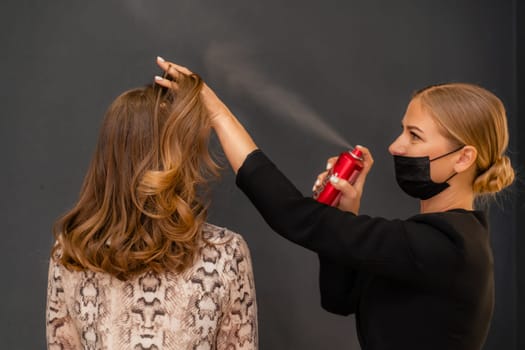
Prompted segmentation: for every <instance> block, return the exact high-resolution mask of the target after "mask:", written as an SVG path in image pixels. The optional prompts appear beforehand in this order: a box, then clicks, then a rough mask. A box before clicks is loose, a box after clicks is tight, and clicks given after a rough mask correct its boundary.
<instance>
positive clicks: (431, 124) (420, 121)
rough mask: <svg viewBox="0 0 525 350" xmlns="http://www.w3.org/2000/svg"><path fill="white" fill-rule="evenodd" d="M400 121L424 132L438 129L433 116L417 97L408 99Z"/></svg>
mask: <svg viewBox="0 0 525 350" xmlns="http://www.w3.org/2000/svg"><path fill="white" fill-rule="evenodd" d="M401 122H402V123H403V125H404V126H415V127H417V128H419V129H421V130H422V131H424V132H425V133H430V132H437V131H438V126H437V124H436V122H435V121H434V118H433V117H432V115H431V114H430V112H429V111H428V109H427V108H425V107H424V106H423V104H422V103H421V102H420V100H419V99H418V98H415V99H412V101H410V103H409V104H408V107H407V110H406V112H405V115H404V117H403V120H402V121H401Z"/></svg>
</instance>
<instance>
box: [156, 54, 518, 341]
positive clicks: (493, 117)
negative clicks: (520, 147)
mask: <svg viewBox="0 0 525 350" xmlns="http://www.w3.org/2000/svg"><path fill="white" fill-rule="evenodd" d="M158 64H159V66H160V67H161V68H162V69H164V70H166V71H167V72H168V73H169V74H170V75H171V76H172V77H173V78H174V79H175V81H171V80H170V79H165V78H161V77H156V78H155V80H156V82H157V83H158V84H160V85H162V86H173V87H174V88H177V86H178V80H179V79H180V78H181V77H183V76H185V75H187V74H190V72H189V70H188V69H186V68H184V67H181V66H177V65H174V64H173V63H168V62H165V61H164V60H162V59H159V60H158ZM201 96H202V98H203V101H204V102H205V105H206V108H207V109H208V110H209V111H210V114H211V115H212V118H213V119H212V126H213V128H214V129H215V131H216V133H217V135H218V137H219V139H220V142H221V145H222V147H223V149H224V151H225V153H226V156H227V157H228V160H229V161H230V164H231V166H232V168H233V170H234V171H235V172H236V174H237V175H236V176H237V178H236V182H237V185H238V186H239V187H240V188H241V190H242V191H243V192H244V193H245V194H246V195H247V196H248V197H249V198H250V200H251V201H252V203H253V204H254V205H255V206H256V208H257V210H258V211H259V212H260V213H261V214H262V216H263V217H264V219H265V220H266V222H267V223H268V224H269V225H270V226H271V227H272V228H273V229H274V230H275V231H276V232H277V233H279V234H280V235H282V236H283V237H285V238H286V239H289V240H290V241H292V242H294V243H297V244H299V245H301V246H303V247H305V248H307V249H310V250H312V251H314V252H316V253H317V254H318V255H319V258H320V265H321V266H320V288H321V298H322V305H323V307H324V308H325V309H327V310H328V311H330V312H334V313H337V314H342V315H348V314H353V313H355V314H356V324H357V331H358V336H359V341H360V343H361V347H362V348H363V349H366V350H385V349H392V350H399V349H414V350H416V349H417V350H421V349H425V350H433V349H435V350H444V349H447V350H480V349H481V348H482V346H483V343H484V341H485V338H486V335H487V332H488V329H489V326H490V321H491V318H492V313H493V307H494V271H493V256H492V251H491V247H490V239H489V230H488V223H487V218H486V215H485V213H484V212H483V211H480V210H476V208H475V206H474V202H475V199H477V198H479V197H480V196H483V195H487V194H492V193H496V192H499V191H501V190H502V189H504V188H505V187H507V186H509V185H510V184H511V183H512V182H513V180H514V171H513V169H512V166H511V164H510V160H509V158H508V157H507V156H506V155H505V152H506V148H507V144H508V131H507V121H506V115H505V109H504V106H503V104H502V103H501V101H500V100H499V98H497V97H496V96H495V95H494V94H492V93H491V92H489V91H487V90H485V89H483V88H481V87H479V86H476V85H472V84H459V83H451V84H441V85H435V86H430V87H427V88H425V89H422V90H420V91H418V92H417V93H416V94H415V95H414V96H413V97H412V99H411V100H410V103H409V104H408V107H407V110H406V113H405V115H404V118H403V120H402V131H401V134H400V135H399V137H398V138H397V139H396V140H395V141H394V142H393V143H392V144H391V145H390V148H389V151H390V153H391V154H392V156H393V159H394V164H395V173H396V178H397V181H398V184H399V185H400V187H401V188H402V189H403V190H404V191H405V192H406V193H407V194H408V195H410V196H412V197H415V198H417V199H419V200H420V212H419V213H418V214H416V215H414V216H412V217H410V218H408V219H394V220H389V219H385V218H380V217H370V216H367V215H361V214H359V206H360V199H361V195H362V192H363V187H364V183H365V179H366V175H367V174H368V172H369V171H370V169H371V167H372V164H373V158H372V155H371V154H370V152H369V151H368V149H366V148H364V147H361V148H360V149H361V151H362V153H363V155H364V169H363V171H362V173H361V175H360V176H359V177H358V179H357V181H356V182H355V184H354V185H351V184H350V183H348V182H347V181H345V180H343V179H338V178H337V177H335V176H332V177H331V178H330V181H331V183H332V184H333V185H334V187H336V188H337V189H338V190H340V191H341V197H340V200H339V202H338V203H336V205H335V207H331V206H327V205H325V204H321V203H319V202H317V201H316V200H314V199H312V198H311V197H309V196H307V197H306V196H303V195H302V194H301V193H300V192H299V191H298V190H297V189H296V188H295V186H294V185H293V184H292V183H291V182H290V181H289V180H288V179H287V178H286V177H285V176H284V175H283V174H282V173H281V172H280V171H279V170H278V169H277V167H276V166H275V165H274V164H273V163H272V162H271V161H270V160H269V159H268V157H266V156H265V155H264V153H263V152H262V151H260V150H259V149H258V148H257V146H256V145H255V143H254V141H253V140H252V138H251V137H250V135H249V134H248V133H247V131H246V130H245V129H244V128H243V126H242V125H241V124H240V123H239V121H238V120H237V119H236V118H235V116H234V115H233V114H232V113H231V111H230V110H229V109H228V108H227V107H226V106H225V105H224V104H223V103H222V102H221V101H220V99H218V98H217V96H216V95H215V93H214V92H213V91H212V90H211V89H210V88H209V87H207V86H205V87H204V88H203V89H202V92H201ZM333 161H334V159H331V160H330V161H329V162H330V164H333ZM325 176H326V173H323V174H321V175H320V176H319V179H318V180H320V181H321V180H323V179H324V177H325ZM314 189H315V186H314ZM329 347H330V346H329V344H327V348H329Z"/></svg>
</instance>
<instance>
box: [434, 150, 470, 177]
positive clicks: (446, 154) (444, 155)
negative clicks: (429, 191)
mask: <svg viewBox="0 0 525 350" xmlns="http://www.w3.org/2000/svg"><path fill="white" fill-rule="evenodd" d="M463 147H465V145H463V146H460V147H458V148H456V149H455V150H453V151H450V152H448V153H445V154H443V155H442V156H439V157H436V158H433V159H431V160H430V161H433V160H436V159H440V158H443V157H446V156H448V155H450V154H452V153H455V152H457V151H459V150H460V149H462V148H463ZM457 174H458V173H456V172H455V171H454V174H452V175H450V176H449V177H448V178H447V179H446V180H445V181H443V183H447V182H448V180H450V179H452V178H453V177H454V176H456V175H457Z"/></svg>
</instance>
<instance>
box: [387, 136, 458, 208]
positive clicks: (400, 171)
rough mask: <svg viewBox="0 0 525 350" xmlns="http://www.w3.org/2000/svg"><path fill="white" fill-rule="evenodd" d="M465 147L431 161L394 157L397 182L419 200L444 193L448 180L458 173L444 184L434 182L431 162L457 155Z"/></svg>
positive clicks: (424, 158)
mask: <svg viewBox="0 0 525 350" xmlns="http://www.w3.org/2000/svg"><path fill="white" fill-rule="evenodd" d="M463 147H465V146H461V147H459V148H457V149H455V150H453V151H451V152H448V153H446V154H443V155H442V156H439V157H436V158H434V159H430V158H429V157H428V156H426V157H403V156H394V165H395V170H396V180H397V183H398V185H399V187H401V189H402V190H403V191H405V193H406V194H408V195H409V196H412V197H415V198H419V199H429V198H431V197H434V196H435V195H436V194H438V193H440V192H442V191H443V190H444V189H446V188H447V187H449V186H450V185H449V184H448V183H447V181H448V180H450V179H451V178H453V177H454V176H455V175H456V174H457V173H456V172H454V174H452V175H451V176H450V177H449V178H448V179H446V180H445V181H444V182H439V183H437V182H434V181H432V178H431V177H430V162H432V161H434V160H437V159H440V158H443V157H446V156H448V155H449V154H452V153H455V152H457V151H459V150H460V149H462V148H463Z"/></svg>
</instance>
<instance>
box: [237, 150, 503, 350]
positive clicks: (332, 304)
mask: <svg viewBox="0 0 525 350" xmlns="http://www.w3.org/2000/svg"><path fill="white" fill-rule="evenodd" d="M236 181H237V185H238V186H239V188H240V189H241V190H242V191H243V192H244V193H245V194H246V195H247V196H248V197H249V199H250V200H251V201H252V203H253V204H254V205H255V206H256V208H257V210H258V211H259V212H260V213H261V214H262V216H263V217H264V219H265V220H266V222H267V223H268V224H269V225H270V227H272V229H273V230H275V231H276V232H277V233H279V234H280V235H281V236H283V237H285V238H286V239H288V240H290V241H292V242H294V243H297V244H299V245H301V246H303V247H305V248H307V249H310V250H312V251H314V252H316V253H317V254H318V255H319V259H320V289H321V299H322V300H321V303H322V306H323V307H324V308H325V309H326V310H328V311H330V312H333V313H337V314H342V315H348V314H352V313H355V314H356V321H357V328H358V335H359V339H360V342H361V346H362V348H363V349H366V350H377V349H381V350H383V349H395V350H398V349H418V350H419V349H440V350H443V349H448V350H455V349H457V350H459V349H461V350H478V349H481V348H482V344H483V342H484V340H485V338H486V335H487V332H488V328H489V325H490V319H491V317H492V310H493V304H494V276H493V260H492V251H491V248H490V243H489V235H488V229H487V227H488V224H487V221H486V217H485V215H484V213H482V212H479V211H466V210H461V209H457V210H451V211H447V212H443V213H433V214H419V215H415V216H413V217H411V218H409V219H407V220H387V219H384V218H377V217H376V218H374V217H370V216H366V215H354V214H352V213H349V212H343V211H341V210H339V209H337V208H333V207H330V206H327V205H324V204H321V203H318V202H317V201H315V200H313V199H312V198H309V197H304V196H303V195H302V194H301V193H300V192H299V191H298V190H297V189H296V188H295V186H294V185H293V184H292V183H291V182H290V181H289V180H288V179H287V178H286V177H285V176H284V175H283V174H282V173H281V172H280V171H279V170H278V169H277V167H276V166H275V165H274V164H273V163H272V162H271V161H270V160H269V159H268V158H267V157H266V156H265V155H264V154H263V153H262V152H261V151H260V150H257V151H255V152H253V153H252V154H250V155H249V156H248V157H247V159H246V160H245V162H244V164H243V165H242V167H241V168H240V169H239V172H238V174H237V179H236Z"/></svg>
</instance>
